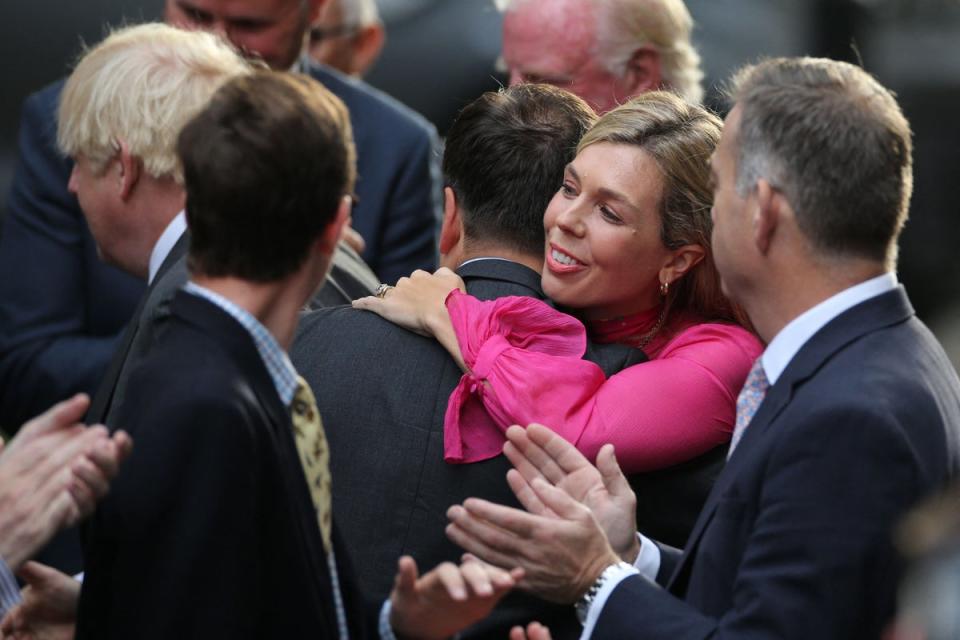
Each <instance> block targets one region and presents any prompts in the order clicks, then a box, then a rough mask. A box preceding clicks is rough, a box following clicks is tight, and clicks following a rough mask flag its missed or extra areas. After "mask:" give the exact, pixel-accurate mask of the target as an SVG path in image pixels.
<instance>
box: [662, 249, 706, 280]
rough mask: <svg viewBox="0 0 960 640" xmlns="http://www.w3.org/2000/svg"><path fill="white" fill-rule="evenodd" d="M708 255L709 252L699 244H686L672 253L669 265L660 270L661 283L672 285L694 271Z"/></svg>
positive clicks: (668, 261)
mask: <svg viewBox="0 0 960 640" xmlns="http://www.w3.org/2000/svg"><path fill="white" fill-rule="evenodd" d="M706 255H707V250H706V249H704V248H703V247H702V246H700V245H699V244H685V245H683V246H682V247H680V248H679V249H674V250H673V251H671V252H670V258H669V259H668V260H667V263H666V264H664V265H663V267H661V268H660V283H661V284H663V283H664V282H666V283H667V284H668V285H672V284H673V283H674V282H676V281H677V280H679V279H680V278H682V277H683V276H684V275H685V274H686V273H687V272H688V271H690V270H691V269H693V268H694V267H695V266H697V264H699V263H700V261H701V260H703V259H704V257H705V256H706Z"/></svg>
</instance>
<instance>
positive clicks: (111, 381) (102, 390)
mask: <svg viewBox="0 0 960 640" xmlns="http://www.w3.org/2000/svg"><path fill="white" fill-rule="evenodd" d="M189 243H190V238H189V233H186V232H185V233H184V234H183V235H181V236H180V239H179V240H177V242H176V243H175V244H174V245H173V247H172V248H171V249H170V253H168V254H167V257H166V258H164V260H163V262H162V263H161V264H160V268H159V269H158V270H157V273H156V276H154V278H153V282H151V283H150V286H149V287H147V290H146V291H144V293H143V295H142V296H141V297H140V302H138V303H137V308H136V309H135V310H134V312H133V316H132V317H131V318H130V321H129V322H128V323H127V326H126V328H125V329H124V330H123V337H121V338H120V344H119V345H117V349H116V351H114V352H113V356H112V357H111V358H110V364H109V365H108V366H107V371H106V373H105V374H104V376H103V379H102V380H101V381H100V386H99V387H97V392H96V393H95V394H94V396H93V401H92V402H91V403H90V408H89V409H88V410H87V415H86V417H85V418H84V419H85V420H86V422H87V424H94V423H98V422H103V421H104V420H105V419H106V417H107V414H108V412H109V410H110V405H111V403H112V402H113V393H114V391H115V390H116V388H117V381H118V379H119V378H120V372H121V371H123V363H124V362H126V360H127V355H128V354H129V353H130V347H131V346H132V345H133V340H134V338H136V337H137V332H138V330H139V327H140V316H141V315H143V310H144V307H145V306H146V304H147V301H148V300H149V299H150V294H151V293H153V289H154V287H155V286H156V285H157V283H158V282H159V281H160V279H161V278H162V277H163V275H164V274H165V273H166V272H167V271H169V270H170V268H171V267H172V266H173V265H174V264H175V263H176V262H177V260H179V259H180V258H182V257H183V256H184V255H185V254H186V252H187V247H188V246H189Z"/></svg>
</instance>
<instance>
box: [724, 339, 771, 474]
mask: <svg viewBox="0 0 960 640" xmlns="http://www.w3.org/2000/svg"><path fill="white" fill-rule="evenodd" d="M769 388H770V381H769V380H767V374H766V373H765V372H764V370H763V358H762V357H761V358H757V360H756V362H754V363H753V367H752V368H751V369H750V373H749V375H747V381H746V382H744V383H743V389H742V390H741V391H740V395H739V396H738V397H737V423H736V425H735V426H734V427H733V438H731V439H730V450H729V451H728V452H727V459H728V460H729V459H730V456H731V455H733V450H734V449H735V448H736V446H737V444H739V442H740V439H741V438H742V437H743V432H744V431H745V430H746V428H747V425H749V424H750V421H751V420H752V419H753V416H754V414H756V413H757V409H759V408H760V404H761V403H762V402H763V398H764V397H765V396H766V395H767V389H769Z"/></svg>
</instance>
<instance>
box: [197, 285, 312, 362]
mask: <svg viewBox="0 0 960 640" xmlns="http://www.w3.org/2000/svg"><path fill="white" fill-rule="evenodd" d="M191 280H193V281H194V282H196V283H197V284H198V285H200V286H201V287H204V288H206V289H209V290H210V291H213V292H214V293H217V294H219V295H221V296H223V297H224V298H226V299H227V300H229V301H230V302H232V303H233V304H235V305H237V306H238V307H240V308H241V309H243V310H244V311H247V312H248V313H249V314H250V315H252V316H253V317H254V318H256V319H257V320H258V321H259V322H260V323H261V324H262V325H263V326H264V327H266V328H267V330H268V331H269V332H270V333H271V334H272V335H273V337H274V338H275V339H276V341H277V343H278V344H279V345H280V347H281V348H282V349H283V350H284V351H288V350H289V349H290V345H291V344H292V343H293V335H294V333H295V332H296V330H297V321H298V319H299V315H300V310H301V309H302V307H303V304H304V297H303V294H302V293H301V287H299V286H297V285H298V284H299V283H297V282H296V281H295V278H294V277H293V276H290V277H288V278H285V279H283V280H279V281H276V282H269V283H260V282H251V281H249V280H242V279H240V278H234V277H207V276H201V275H193V276H191Z"/></svg>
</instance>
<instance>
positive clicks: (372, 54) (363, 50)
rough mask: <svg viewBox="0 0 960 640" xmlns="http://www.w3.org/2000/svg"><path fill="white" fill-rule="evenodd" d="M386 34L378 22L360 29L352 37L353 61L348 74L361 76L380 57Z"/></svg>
mask: <svg viewBox="0 0 960 640" xmlns="http://www.w3.org/2000/svg"><path fill="white" fill-rule="evenodd" d="M386 41H387V32H386V30H384V28H383V25H382V24H380V23H379V22H376V23H374V24H369V25H367V26H365V27H362V28H361V29H360V31H359V32H358V33H357V35H355V36H354V37H353V60H352V62H351V64H350V66H351V68H350V72H351V73H353V74H355V75H358V76H363V75H365V74H366V73H367V71H368V70H369V69H370V67H372V66H373V63H374V62H376V61H377V58H379V57H380V52H381V51H382V50H383V44H384V43H385V42H386Z"/></svg>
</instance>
